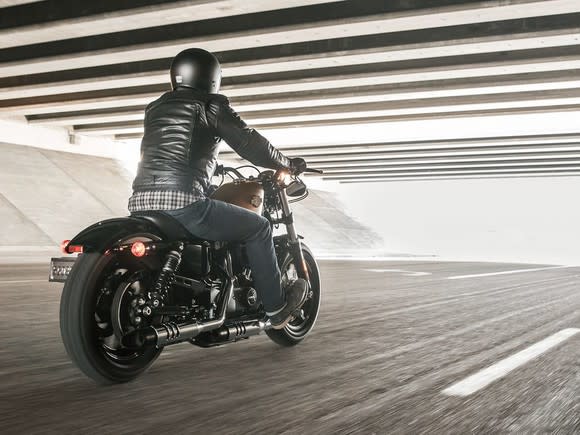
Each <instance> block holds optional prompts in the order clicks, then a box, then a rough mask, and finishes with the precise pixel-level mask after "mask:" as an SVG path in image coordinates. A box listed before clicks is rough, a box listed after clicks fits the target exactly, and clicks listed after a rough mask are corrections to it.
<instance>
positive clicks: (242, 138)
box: [133, 88, 290, 195]
mask: <svg viewBox="0 0 580 435" xmlns="http://www.w3.org/2000/svg"><path fill="white" fill-rule="evenodd" d="M221 139H224V140H225V141H226V142H227V143H228V145H230V146H231V147H232V148H233V149H234V151H236V152H237V153H238V154H239V155H240V156H242V157H243V158H245V159H247V160H249V161H250V162H252V163H253V164H255V165H257V166H263V167H265V168H270V169H280V168H289V167H290V161H289V159H288V158H287V157H286V156H284V155H283V154H282V153H281V152H280V151H278V150H277V149H276V148H274V147H273V146H272V145H271V144H270V142H268V140H267V139H266V138H264V137H263V136H262V135H260V134H259V133H258V132H257V131H256V130H254V129H252V128H249V127H248V126H247V125H246V123H245V122H244V121H242V120H241V119H240V117H239V116H238V114H237V113H236V112H235V111H234V110H233V109H232V108H231V107H230V104H229V102H228V99H227V98H226V97H224V96H223V95H219V94H207V93H204V92H200V91H197V90H194V89H188V88H178V89H177V90H174V91H171V92H167V93H165V94H163V95H162V96H161V97H160V98H158V99H157V100H155V101H153V102H152V103H151V104H149V105H148V106H147V108H146V109H145V134H144V136H143V140H142V142H141V162H140V163H139V168H138V170H137V176H136V177H135V180H134V181H133V191H135V192H138V191H144V190H181V191H184V192H192V193H198V194H202V195H203V194H205V193H206V192H207V190H208V187H209V186H210V180H211V177H212V175H213V173H214V170H215V168H216V166H217V156H218V143H219V141H220V140H221Z"/></svg>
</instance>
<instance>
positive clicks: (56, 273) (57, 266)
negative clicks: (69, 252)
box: [48, 257, 77, 282]
mask: <svg viewBox="0 0 580 435" xmlns="http://www.w3.org/2000/svg"><path fill="white" fill-rule="evenodd" d="M76 259H77V258H76V257H60V258H51V259H50V273H49V276H48V280H49V281H50V282H65V281H66V279H67V278H68V276H69V274H70V271H71V269H72V267H73V264H74V263H75V261H76Z"/></svg>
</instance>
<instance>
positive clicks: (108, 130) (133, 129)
mask: <svg viewBox="0 0 580 435" xmlns="http://www.w3.org/2000/svg"><path fill="white" fill-rule="evenodd" d="M564 112H580V106H579V105H578V104H574V105H569V106H539V107H525V108H515V109H490V110H473V111H451V112H440V113H434V114H432V113H429V114H416V115H415V114H412V115H396V116H372V117H368V116H362V115H361V116H360V117H352V118H346V119H325V120H310V121H302V122H278V123H268V124H258V123H254V122H251V123H250V124H251V126H253V127H255V128H258V129H260V130H268V129H286V128H302V127H315V126H316V127H318V126H332V125H356V124H368V123H379V122H394V121H424V120H425V121H427V120H431V121H432V120H442V119H457V118H462V117H470V118H473V117H483V116H510V115H524V114H548V113H564ZM73 129H74V130H75V131H76V130H77V128H74V126H73ZM78 131H83V132H84V134H89V135H100V134H105V135H112V136H115V135H120V134H126V133H131V134H135V135H137V134H141V135H142V133H143V126H142V122H141V121H128V122H126V123H125V122H121V123H109V124H96V125H92V124H88V125H85V126H83V125H81V126H78Z"/></svg>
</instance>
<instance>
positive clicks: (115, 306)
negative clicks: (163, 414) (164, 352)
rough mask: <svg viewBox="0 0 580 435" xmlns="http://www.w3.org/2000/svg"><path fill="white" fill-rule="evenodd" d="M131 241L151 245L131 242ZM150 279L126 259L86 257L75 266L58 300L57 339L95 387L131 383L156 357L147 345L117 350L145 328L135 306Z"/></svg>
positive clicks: (143, 269)
mask: <svg viewBox="0 0 580 435" xmlns="http://www.w3.org/2000/svg"><path fill="white" fill-rule="evenodd" d="M136 239H139V240H143V241H146V240H151V238H146V237H137V238H135V237H133V238H131V240H136ZM154 276H155V274H154V273H151V271H150V270H148V269H147V267H145V265H144V264H142V263H140V262H138V261H136V260H135V259H133V258H130V256H127V255H126V254H123V256H120V255H117V254H114V253H109V254H105V255H104V254H100V253H87V254H82V255H81V256H80V257H79V258H78V260H77V261H76V263H75V265H74V267H73V269H72V271H71V274H70V276H69V278H68V279H67V281H66V283H65V285H64V288H63V292H62V296H61V303H60V330H61V336H62V340H63V343H64V346H65V348H66V351H67V353H68V355H69V356H70V358H71V360H72V361H73V363H74V364H75V365H76V366H77V367H78V368H79V369H80V370H81V371H82V372H83V373H84V374H85V375H87V376H88V377H89V378H91V379H93V380H94V381H96V382H97V383H100V384H111V383H121V382H128V381H131V380H133V379H135V378H136V377H137V376H139V375H140V374H141V373H143V372H144V371H145V370H147V368H149V366H150V365H151V364H152V363H153V361H155V359H156V358H157V357H158V356H159V354H160V353H161V349H157V348H155V347H153V346H149V347H143V348H140V349H129V348H126V347H124V346H122V345H121V336H122V335H123V334H126V333H128V332H131V331H132V330H134V329H135V328H136V327H137V326H145V325H147V324H148V323H149V321H148V320H147V319H145V318H144V317H143V316H139V315H138V314H136V313H137V311H136V306H137V305H138V304H139V302H142V301H140V299H141V298H143V299H144V296H145V293H146V289H147V288H150V286H151V284H152V282H151V281H152V279H154ZM152 322H155V320H154V319H153V320H152Z"/></svg>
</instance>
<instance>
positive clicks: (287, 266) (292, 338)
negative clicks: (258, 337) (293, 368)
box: [266, 244, 321, 346]
mask: <svg viewBox="0 0 580 435" xmlns="http://www.w3.org/2000/svg"><path fill="white" fill-rule="evenodd" d="M302 253H303V255H304V261H305V262H306V267H307V269H308V275H309V277H310V289H309V291H310V297H309V299H308V300H307V301H306V302H305V303H304V305H303V306H302V309H301V310H300V316H298V317H296V318H295V319H294V320H292V321H291V322H290V323H289V324H288V325H287V326H286V327H285V328H284V329H279V330H277V329H269V330H267V331H266V334H267V335H268V337H270V339H271V340H272V341H274V342H275V343H277V344H279V345H281V346H295V345H297V344H298V343H300V342H301V341H302V340H304V338H305V337H306V335H307V334H308V333H309V332H310V331H311V330H312V328H313V327H314V324H315V323H316V319H317V318H318V311H319V309H320V293H321V291H320V272H319V269H318V264H316V260H315V259H314V255H312V252H311V251H310V249H309V248H308V247H307V246H306V245H304V244H302ZM279 267H280V273H281V275H282V285H283V286H284V285H286V284H287V283H288V282H290V281H292V280H294V279H296V278H298V273H297V266H296V265H295V262H294V259H293V257H292V255H291V254H290V253H284V254H282V255H281V256H280V258H279Z"/></svg>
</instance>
